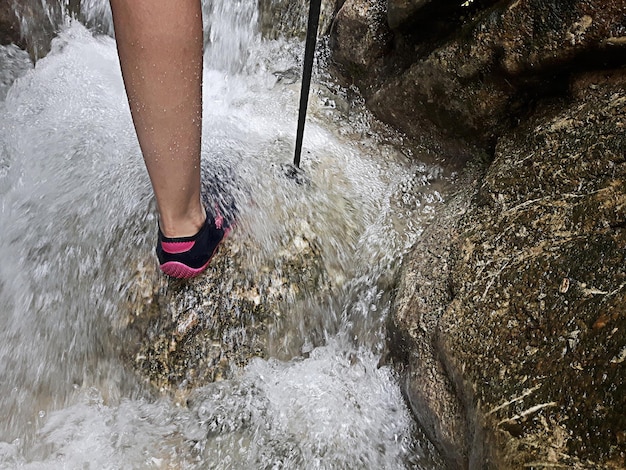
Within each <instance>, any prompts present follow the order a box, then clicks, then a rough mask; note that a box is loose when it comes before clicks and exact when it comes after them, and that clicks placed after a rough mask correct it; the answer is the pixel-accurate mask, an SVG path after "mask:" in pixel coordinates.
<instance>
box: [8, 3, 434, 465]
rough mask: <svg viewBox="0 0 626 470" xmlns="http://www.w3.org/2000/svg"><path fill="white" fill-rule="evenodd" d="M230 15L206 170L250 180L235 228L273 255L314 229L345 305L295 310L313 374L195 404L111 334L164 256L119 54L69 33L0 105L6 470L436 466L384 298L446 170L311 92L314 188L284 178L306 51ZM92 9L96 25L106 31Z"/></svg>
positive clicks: (214, 86) (265, 367)
mask: <svg viewBox="0 0 626 470" xmlns="http://www.w3.org/2000/svg"><path fill="white" fill-rule="evenodd" d="M227 3H228V4H230V3H229V2H220V1H217V0H214V1H212V2H206V3H205V4H204V11H205V14H206V19H207V25H206V27H207V31H208V32H209V31H210V34H209V39H210V45H209V46H208V48H207V54H206V59H207V60H206V66H205V86H204V93H205V96H204V108H205V109H204V115H205V121H204V133H203V138H204V141H203V163H204V164H205V165H206V166H207V167H208V168H211V167H213V166H215V167H218V166H228V167H229V168H232V169H233V171H235V172H236V173H237V176H238V180H237V181H238V182H239V183H238V185H239V186H237V187H233V188H232V190H233V192H234V193H235V195H236V196H237V197H238V198H239V200H240V204H241V205H242V214H243V216H244V218H246V217H247V219H245V220H244V221H243V223H242V224H240V228H239V230H248V231H251V232H254V233H252V235H251V236H254V237H257V238H258V239H259V240H262V241H263V246H264V250H265V251H266V253H264V254H261V255H267V256H271V253H272V250H275V249H279V248H280V244H281V240H282V237H281V234H282V233H284V230H287V229H286V228H285V227H288V226H289V225H290V224H294V223H297V220H298V218H299V217H303V216H304V214H306V213H307V212H312V213H314V214H315V220H317V221H318V222H317V223H316V224H314V225H313V227H312V230H314V231H315V233H316V235H317V236H318V238H319V239H320V240H322V243H323V247H322V248H323V250H324V252H325V253H326V257H327V259H328V263H331V264H333V269H335V270H340V271H341V273H342V274H343V276H344V277H345V279H346V280H345V285H344V289H343V290H342V292H341V293H340V294H339V295H338V298H336V299H333V301H332V302H322V301H321V299H320V301H319V305H327V304H330V305H331V306H330V307H324V308H312V309H311V311H309V312H294V318H299V317H301V316H302V315H308V316H310V317H312V318H309V320H310V322H311V324H313V325H321V326H320V328H321V337H322V338H321V339H320V331H318V332H317V334H316V335H313V334H311V338H305V339H304V340H305V341H304V342H305V343H306V344H307V348H306V351H303V352H306V354H303V355H302V357H296V358H293V359H292V358H284V357H281V359H280V360H279V359H278V358H273V359H268V360H262V359H257V360H254V361H253V362H252V363H250V364H249V365H248V366H247V367H245V368H244V369H242V370H241V371H240V372H239V373H238V374H236V376H235V377H234V378H233V379H231V380H228V381H224V382H220V383H215V384H212V385H209V386H207V387H204V388H202V389H199V390H196V391H195V392H194V394H193V396H192V398H191V399H190V400H189V401H188V403H185V404H182V405H181V404H180V403H178V402H177V400H176V399H174V398H172V397H168V396H161V397H156V396H155V394H154V392H153V391H152V390H150V389H149V388H148V387H147V386H145V385H144V384H143V383H142V380H141V379H138V378H136V376H135V373H134V372H133V371H132V368H130V367H129V366H128V365H127V364H126V363H125V362H124V360H123V359H121V357H122V354H121V351H123V350H124V347H125V345H124V344H123V343H121V342H120V337H119V335H117V334H116V331H115V328H114V326H113V325H115V324H116V320H117V319H118V318H120V317H121V316H124V312H123V309H124V301H125V293H126V292H127V290H128V289H129V283H131V282H132V274H133V273H132V272H129V271H130V269H129V265H130V261H129V259H130V260H131V261H136V260H140V259H145V260H148V262H154V260H153V254H152V250H153V243H154V236H155V218H154V207H153V204H152V194H151V191H150V187H149V181H148V178H147V174H146V172H145V169H144V167H143V163H142V159H141V155H140V152H139V148H138V145H137V142H136V138H135V135H134V131H133V125H132V122H131V119H130V113H129V111H128V106H127V102H126V97H125V93H124V87H123V83H122V79H121V73H120V70H119V65H118V62H117V54H116V48H115V43H114V41H113V40H112V39H111V38H109V37H106V36H104V37H103V36H99V37H98V36H96V37H94V35H92V34H91V33H90V32H89V31H87V30H86V29H85V28H84V27H83V26H81V25H80V24H78V23H76V22H74V23H71V24H68V26H67V27H66V28H64V29H63V31H62V32H61V33H60V35H59V37H58V38H57V39H56V40H55V43H54V45H53V49H52V52H51V53H50V54H49V55H48V56H47V57H46V58H44V59H42V60H40V61H39V62H38V63H37V66H36V67H34V68H32V67H30V66H29V65H28V64H29V63H28V59H27V56H26V55H25V54H23V53H20V52H19V51H17V50H15V48H5V47H2V48H0V61H2V63H3V64H8V65H7V66H3V69H2V76H0V98H3V97H4V93H5V92H6V89H7V88H8V85H9V83H10V82H11V81H12V79H13V78H15V77H17V76H20V77H21V78H19V79H18V80H17V81H16V82H15V83H13V85H12V86H11V87H10V89H8V94H7V96H6V98H5V99H3V101H0V259H1V260H2V263H0V377H2V381H1V382H0V413H1V414H0V416H1V420H0V468H16V467H19V468H28V469H30V468H45V469H48V468H94V469H104V468H111V469H113V468H225V469H226V468H233V469H238V468H241V469H252V468H289V469H300V468H311V469H313V468H359V469H360V468H372V469H374V468H375V469H378V468H389V469H396V468H436V466H437V465H436V463H435V462H436V459H435V458H434V457H433V456H432V451H431V449H430V447H429V446H428V444H427V443H425V442H424V441H423V440H421V439H420V438H419V436H420V435H421V434H420V432H419V429H417V428H416V426H415V424H414V423H413V421H412V419H411V417H410V413H409V411H408V410H407V408H406V406H405V404H404V402H403V400H402V397H401V394H400V388H399V386H398V384H397V382H396V378H395V377H394V374H393V373H392V371H391V370H390V369H389V368H388V367H380V368H379V367H377V362H378V359H379V355H380V353H381V351H382V349H383V344H384V329H383V322H384V317H385V314H386V313H387V312H388V309H389V303H390V300H389V297H390V295H389V294H390V293H389V291H388V287H389V285H390V283H391V279H392V278H393V276H394V274H395V272H396V269H397V267H398V264H399V260H400V259H401V256H402V254H403V253H404V251H405V250H406V249H407V247H408V246H410V244H411V243H412V241H413V240H414V239H415V237H417V236H419V233H420V230H421V225H420V224H421V223H424V222H426V221H427V220H428V219H429V217H430V213H431V212H432V208H433V206H434V205H436V204H438V203H440V202H441V196H440V193H439V191H437V188H438V187H439V186H438V184H439V183H440V182H441V181H442V180H445V178H443V170H441V169H440V168H438V167H436V166H429V165H426V164H417V163H414V162H413V163H411V162H410V161H409V160H408V159H406V158H405V157H404V156H403V155H402V154H401V153H400V152H398V151H397V150H396V149H395V148H394V147H393V146H392V145H390V144H387V143H384V142H383V141H382V139H381V138H378V137H376V136H374V135H371V132H370V130H369V126H368V119H369V118H368V117H367V115H366V114H364V113H363V111H360V110H357V109H355V108H352V109H348V108H347V107H346V106H345V104H344V105H341V103H342V99H341V98H340V97H339V96H336V95H333V94H332V93H330V92H329V91H328V90H327V89H326V88H324V87H322V86H314V93H315V95H314V96H313V98H312V103H311V111H310V116H309V122H308V124H307V129H306V136H305V143H304V154H303V165H304V168H305V171H306V174H307V175H308V176H309V177H310V179H311V184H310V185H308V186H306V185H305V186H298V185H294V184H293V183H291V182H289V181H288V180H286V179H285V178H283V177H282V175H281V172H280V170H279V166H280V164H281V163H286V162H289V161H290V160H291V158H292V151H293V150H292V149H293V140H294V136H295V127H296V116H297V108H296V107H297V102H298V93H299V87H298V84H297V83H295V84H290V83H289V82H290V80H288V79H285V78H284V77H286V76H287V77H288V76H289V74H290V73H291V72H288V71H290V70H292V69H294V68H296V69H297V68H299V64H298V58H299V57H300V56H301V55H302V45H301V44H300V43H298V42H288V41H285V40H276V41H261V40H260V38H259V35H258V34H256V32H255V31H254V28H253V27H252V26H253V23H254V22H255V21H256V15H257V13H256V10H255V8H256V7H255V5H256V1H248V2H245V1H238V2H234V3H236V6H237V8H232V9H229V8H226V7H225V5H226V4H227ZM85 4H86V5H87V6H86V7H85V6H84V8H86V10H85V11H84V12H83V13H84V15H85V17H88V18H89V17H91V18H92V19H93V18H95V17H96V16H97V15H98V14H101V12H105V13H106V8H104V7H103V3H102V2H97V1H90V2H85ZM253 6H254V8H252V7H253ZM90 15H91V16H90ZM107 21H108V20H106V18H105V19H104V20H103V21H102V22H101V23H102V24H107ZM229 35H232V36H229ZM286 71H287V72H286ZM340 108H342V109H344V111H343V112H342V111H340V110H339V109H340ZM251 200H253V201H254V203H253V204H251V202H250V201H251ZM246 204H248V206H246ZM303 218H304V217H303ZM249 257H250V259H251V262H253V261H254V256H250V255H249ZM331 258H332V259H331ZM311 295H312V296H314V295H315V293H311ZM294 323H297V322H294ZM183 405H184V406H183Z"/></svg>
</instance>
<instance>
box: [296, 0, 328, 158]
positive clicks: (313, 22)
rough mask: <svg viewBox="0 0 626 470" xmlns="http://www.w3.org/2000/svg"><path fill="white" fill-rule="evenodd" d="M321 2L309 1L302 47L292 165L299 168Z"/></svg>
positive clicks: (319, 0)
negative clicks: (300, 86) (304, 41)
mask: <svg viewBox="0 0 626 470" xmlns="http://www.w3.org/2000/svg"><path fill="white" fill-rule="evenodd" d="M321 5H322V0H311V3H310V5H309V20H308V23H307V28H306V43H305V46H304V67H303V70H302V88H301V90H300V107H299V110H298V131H297V132H296V152H295V155H294V159H293V164H294V165H295V166H296V168H297V167H299V166H300V156H301V154H302V141H303V139H304V123H305V121H306V110H307V106H308V104H309V90H310V88H311V75H312V73H313V59H314V56H315V43H316V41H317V26H318V24H319V18H320V10H321Z"/></svg>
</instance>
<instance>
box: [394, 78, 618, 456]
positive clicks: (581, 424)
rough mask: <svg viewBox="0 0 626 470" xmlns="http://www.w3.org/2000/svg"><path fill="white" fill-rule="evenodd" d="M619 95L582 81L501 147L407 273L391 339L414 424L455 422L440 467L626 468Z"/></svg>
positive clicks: (613, 82)
mask: <svg viewBox="0 0 626 470" xmlns="http://www.w3.org/2000/svg"><path fill="white" fill-rule="evenodd" d="M624 85H626V74H625V73H624V72H621V71H619V72H614V73H610V74H609V73H590V74H583V75H581V76H579V77H577V78H576V79H575V80H573V82H572V86H571V99H570V100H568V101H566V102H563V103H562V106H561V107H558V108H556V109H558V111H556V112H555V106H546V107H544V108H543V109H542V110H541V111H540V112H538V113H537V115H536V116H534V117H533V118H532V119H531V120H530V121H529V122H527V123H525V124H524V125H522V126H520V127H519V128H518V129H517V130H516V131H514V132H512V133H510V134H508V135H506V136H504V137H502V138H501V139H500V141H499V143H498V146H497V149H496V158H495V160H494V162H493V163H492V164H491V166H490V167H489V169H488V170H487V173H486V175H485V177H484V179H483V180H482V181H481V183H480V185H479V187H478V189H477V191H476V193H475V195H474V197H473V199H472V200H471V201H470V200H469V198H468V197H467V195H466V193H464V194H463V195H460V196H458V197H457V199H455V200H454V201H453V202H452V203H450V205H449V207H448V208H447V209H446V212H445V213H443V214H442V216H443V218H442V220H441V223H438V224H437V225H436V226H433V227H431V228H430V229H429V232H427V236H426V237H424V238H423V239H422V241H421V242H420V243H419V244H418V245H417V246H416V248H415V250H414V252H413V255H412V257H411V260H410V261H409V262H408V263H407V265H406V267H405V272H404V275H403V280H402V284H401V289H400V296H399V298H398V309H397V310H396V312H395V314H394V316H393V317H392V322H391V330H392V332H393V333H394V335H395V336H396V337H397V336H400V337H403V338H404V341H405V343H404V345H405V346H404V348H405V351H404V354H405V362H407V363H408V364H409V367H410V368H411V370H412V371H413V372H414V371H415V370H419V371H420V373H419V374H415V373H414V376H412V378H411V379H410V383H411V385H410V386H409V388H408V394H409V396H410V397H411V400H416V401H422V402H425V403H426V405H427V408H426V411H425V412H426V413H427V416H426V418H425V421H426V422H429V421H431V420H435V422H436V421H437V419H440V420H441V422H439V425H440V426H441V427H442V429H448V430H455V429H456V427H458V425H457V424H454V423H458V422H459V416H460V417H461V420H462V421H464V422H465V424H466V425H467V432H466V435H465V436H464V437H465V439H466V441H465V442H464V443H463V444H461V443H459V445H458V446H457V448H456V453H452V454H450V451H449V448H447V446H446V443H445V440H442V438H441V434H442V432H441V431H439V432H433V433H431V435H432V436H433V439H434V440H435V441H439V442H440V447H441V448H442V449H443V450H444V451H445V452H448V453H449V455H450V457H449V460H450V461H451V462H457V459H458V456H459V455H463V452H465V451H467V454H465V455H464V457H465V459H466V460H465V465H468V466H469V467H470V468H525V467H528V466H530V467H537V468H539V467H555V466H557V467H559V466H562V467H564V468H623V466H624V465H626V461H625V456H626V439H625V436H626V411H625V410H626V398H625V397H626V373H625V370H624V367H625V365H624V361H625V360H626V317H624V315H623V313H624V311H626V271H625V269H624V266H626V250H625V248H626V225H625V221H626V184H625V181H626V159H625V154H624V149H625V148H626V134H625V133H624V125H625V124H626V106H625V105H626V92H624V89H625V87H624ZM455 220H456V221H455ZM429 234H431V235H429ZM432 234H436V235H435V236H434V237H433V236H432ZM437 234H438V235H437ZM442 240H444V241H446V242H445V243H443V246H442V244H441V241H442ZM407 351H410V354H414V355H415V356H417V357H419V358H420V359H419V360H418V359H417V357H415V358H413V359H412V360H410V359H409V360H408V361H406V354H407ZM424 358H426V359H424ZM429 364H432V366H429ZM429 370H434V371H435V372H434V374H429V373H428V371H429ZM429 375H434V376H435V377H436V378H435V379H433V378H431V377H429ZM424 377H427V378H428V380H426V383H427V384H428V385H429V386H431V387H432V386H433V384H435V386H436V385H437V384H438V383H443V384H444V385H445V387H441V388H442V389H443V390H444V391H445V390H447V391H448V392H445V393H446V394H447V395H446V394H443V393H440V392H438V391H436V390H435V392H432V391H431V390H430V389H429V388H428V387H426V386H424V385H423V382H424ZM447 381H449V382H447ZM442 396H447V397H448V399H447V400H446V401H447V402H448V403H449V407H450V406H451V407H452V408H450V411H449V413H451V415H452V418H450V417H447V416H446V413H441V411H440V410H439V409H436V408H442V405H441V403H440V400H441V397H442ZM428 406H430V407H431V408H432V410H429V409H428ZM422 413H424V411H422ZM455 413H460V415H456V418H455V417H454V416H455ZM418 416H419V414H418ZM422 419H423V420H424V418H422ZM455 420H456V421H455ZM449 423H453V424H452V425H450V424H449ZM444 434H445V433H444Z"/></svg>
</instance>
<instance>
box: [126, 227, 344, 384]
mask: <svg viewBox="0 0 626 470" xmlns="http://www.w3.org/2000/svg"><path fill="white" fill-rule="evenodd" d="M259 243H260V241H259V240H255V239H254V238H253V237H251V236H249V235H246V233H245V230H238V229H235V232H234V233H233V234H232V235H231V236H230V237H229V238H228V239H226V240H225V241H224V243H223V244H222V245H221V246H220V248H219V251H218V253H217V254H216V255H215V256H214V258H213V260H212V261H211V264H210V265H209V268H208V269H207V271H206V272H205V273H204V274H203V275H201V276H198V277H197V278H194V279H190V280H176V279H171V278H167V277H166V276H164V275H162V274H160V273H159V272H157V271H158V269H157V266H156V264H154V263H148V264H142V265H141V266H139V267H138V269H137V273H136V276H135V281H134V283H133V286H134V288H133V290H132V291H131V292H130V293H129V295H128V315H127V317H126V318H125V320H124V321H123V322H122V323H123V324H122V325H121V329H122V330H124V331H125V332H126V334H128V335H129V336H130V337H131V338H133V339H132V340H131V341H129V343H130V344H132V345H133V346H132V347H130V348H129V349H128V350H127V351H126V353H125V354H126V356H127V357H128V360H129V362H131V363H132V364H133V365H134V368H135V369H136V370H137V372H138V374H139V375H140V376H141V377H144V378H145V379H146V380H147V381H148V382H150V383H151V384H152V385H154V386H155V387H156V388H158V389H161V390H163V391H166V390H176V389H180V390H191V389H194V388H197V387H199V386H202V385H206V384H207V383H210V382H214V381H218V380H221V379H224V378H228V377H230V376H231V374H232V371H233V370H234V369H236V368H238V367H239V366H243V365H245V364H246V363H247V362H248V360H249V359H251V358H253V357H267V356H268V355H269V354H270V353H271V355H272V356H273V357H278V358H281V357H284V358H288V359H291V357H293V356H295V355H298V354H299V353H300V352H301V348H302V340H301V338H300V337H297V335H296V336H294V334H295V333H291V335H288V334H286V333H285V332H284V331H285V330H288V331H292V332H297V331H299V329H298V327H295V328H294V327H293V326H292V325H291V323H290V322H299V321H300V320H299V318H295V317H294V316H293V314H291V315H287V312H293V311H294V310H296V311H297V310H298V306H299V305H300V304H301V303H306V302H307V301H308V300H309V299H308V297H307V296H306V293H307V292H318V293H320V292H321V293H324V292H326V291H328V290H329V289H330V287H331V281H330V279H332V276H329V275H328V272H327V270H326V269H325V268H324V267H323V265H322V261H321V254H320V249H319V246H318V241H317V238H316V235H315V234H314V233H313V232H312V230H311V229H310V227H309V226H308V224H307V222H306V221H301V222H300V223H299V224H298V225H297V226H296V227H295V228H294V230H292V231H290V233H289V235H288V236H287V237H286V239H285V240H283V243H282V246H281V247H280V248H279V247H277V248H276V249H275V250H273V251H271V252H267V249H266V248H264V247H263V246H261V245H260V244H259ZM301 310H303V309H301ZM292 317H293V318H292ZM302 323H303V324H302V325H301V327H302V328H306V326H307V325H306V320H304V321H303V322H302ZM288 325H291V327H290V328H287V326H288Z"/></svg>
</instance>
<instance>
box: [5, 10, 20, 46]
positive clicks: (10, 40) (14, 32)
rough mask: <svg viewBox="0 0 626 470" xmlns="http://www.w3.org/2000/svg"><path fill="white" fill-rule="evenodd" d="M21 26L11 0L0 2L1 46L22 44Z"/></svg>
mask: <svg viewBox="0 0 626 470" xmlns="http://www.w3.org/2000/svg"><path fill="white" fill-rule="evenodd" d="M20 39H21V37H20V25H19V21H18V19H17V16H16V15H15V13H14V11H13V4H12V2H11V1H9V0H0V45H6V44H17V43H19V42H20Z"/></svg>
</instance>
